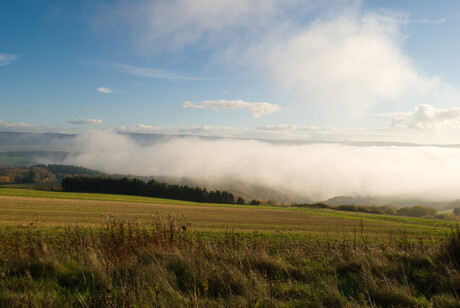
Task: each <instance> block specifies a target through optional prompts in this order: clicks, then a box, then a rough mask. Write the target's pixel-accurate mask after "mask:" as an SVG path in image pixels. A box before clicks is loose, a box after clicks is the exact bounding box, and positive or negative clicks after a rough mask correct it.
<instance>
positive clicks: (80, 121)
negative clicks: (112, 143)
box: [69, 119, 104, 125]
mask: <svg viewBox="0 0 460 308" xmlns="http://www.w3.org/2000/svg"><path fill="white" fill-rule="evenodd" d="M69 123H70V124H73V125H88V124H92V125H102V124H104V122H103V121H102V120H101V119H75V120H70V121H69Z"/></svg>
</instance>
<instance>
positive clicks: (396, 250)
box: [0, 216, 460, 308]
mask: <svg viewBox="0 0 460 308" xmlns="http://www.w3.org/2000/svg"><path fill="white" fill-rule="evenodd" d="M184 226H187V221H181V220H176V219H175V218H173V217H171V216H169V217H157V218H154V219H153V220H151V221H150V222H149V223H146V224H138V223H136V222H132V221H130V220H124V219H121V218H118V217H113V216H112V217H109V218H107V219H105V220H104V223H103V224H102V225H100V226H99V227H98V228H82V227H79V226H78V227H67V228H65V229H57V230H36V231H33V230H22V231H18V230H13V229H11V230H3V231H2V230H0V306H4V307H427V308H428V307H458V306H459V305H460V300H459V298H458V294H459V293H458V292H459V291H460V271H459V266H458V265H459V264H458V262H457V261H455V258H457V260H458V255H459V253H460V250H459V249H460V235H459V234H458V233H454V234H452V235H451V236H449V237H446V238H444V239H443V240H442V241H436V242H432V243H429V244H427V243H424V242H418V243H412V242H409V241H407V239H406V238H399V239H397V240H395V241H389V242H385V243H372V242H368V241H360V242H358V243H353V242H352V241H348V242H346V241H337V240H331V239H328V237H327V234H323V239H321V238H320V237H308V236H307V235H308V234H303V236H302V235H301V234H297V236H294V235H293V234H286V233H282V232H280V233H276V232H271V233H254V232H252V233H244V232H233V231H229V230H227V231H225V232H203V231H193V230H190V229H183V227H184Z"/></svg>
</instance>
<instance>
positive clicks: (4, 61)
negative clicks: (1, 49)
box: [0, 53, 18, 66]
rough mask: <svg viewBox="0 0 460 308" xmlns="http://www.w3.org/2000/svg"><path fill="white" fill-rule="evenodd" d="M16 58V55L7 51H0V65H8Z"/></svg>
mask: <svg viewBox="0 0 460 308" xmlns="http://www.w3.org/2000/svg"><path fill="white" fill-rule="evenodd" d="M17 59H18V56H17V55H12V54H8V53H0V66H3V65H8V64H11V63H13V62H15V61H16V60H17Z"/></svg>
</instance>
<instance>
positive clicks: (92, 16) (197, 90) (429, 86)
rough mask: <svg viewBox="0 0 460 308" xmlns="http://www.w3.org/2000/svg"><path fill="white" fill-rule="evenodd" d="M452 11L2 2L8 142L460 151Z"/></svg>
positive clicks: (423, 4) (458, 29)
mask: <svg viewBox="0 0 460 308" xmlns="http://www.w3.org/2000/svg"><path fill="white" fill-rule="evenodd" d="M459 33H460V2H458V1H438V2H436V3H435V2H432V1H415V0H414V1H322V2H321V3H320V4H317V1H297V0H284V1H280V0H263V1H262V0H252V1H249V0H232V1H230V0H221V1H215V0H193V1H192V0H169V1H2V2H0V130H3V131H50V132H77V133H78V132H83V131H86V130H90V129H114V130H117V131H123V132H143V133H190V134H200V135H216V136H236V137H257V138H280V139H306V140H330V141H342V140H348V141H405V142H406V141H407V142H416V143H460V70H459V69H458V68H459V67H460V40H459V39H458V36H459Z"/></svg>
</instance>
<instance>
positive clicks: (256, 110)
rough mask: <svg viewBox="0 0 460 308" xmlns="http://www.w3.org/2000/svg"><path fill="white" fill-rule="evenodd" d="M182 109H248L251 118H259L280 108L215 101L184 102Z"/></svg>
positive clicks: (267, 104) (266, 104) (235, 101)
mask: <svg viewBox="0 0 460 308" xmlns="http://www.w3.org/2000/svg"><path fill="white" fill-rule="evenodd" d="M182 108H184V109H224V110H231V109H249V112H250V113H251V116H252V117H254V118H259V117H260V116H262V115H266V114H271V113H275V112H278V111H280V110H281V107H280V106H278V105H276V104H270V103H266V102H255V103H251V102H245V101H242V100H216V101H202V102H199V103H191V102H187V101H186V102H184V103H183V104H182Z"/></svg>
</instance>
